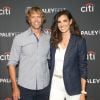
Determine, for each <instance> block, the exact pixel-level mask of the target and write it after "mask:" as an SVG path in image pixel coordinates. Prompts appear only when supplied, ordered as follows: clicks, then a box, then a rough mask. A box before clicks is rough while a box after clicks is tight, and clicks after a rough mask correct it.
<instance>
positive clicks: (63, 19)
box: [58, 15, 72, 33]
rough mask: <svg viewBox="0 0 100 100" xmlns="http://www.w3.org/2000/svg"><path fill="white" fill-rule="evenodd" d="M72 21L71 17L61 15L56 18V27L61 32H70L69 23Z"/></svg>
mask: <svg viewBox="0 0 100 100" xmlns="http://www.w3.org/2000/svg"><path fill="white" fill-rule="evenodd" d="M71 23H72V19H71V20H69V18H68V17H67V16H66V15H61V16H60V17H59V18H58V29H59V30H60V31H61V32H62V33H67V32H70V25H71Z"/></svg>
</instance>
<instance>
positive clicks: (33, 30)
mask: <svg viewBox="0 0 100 100" xmlns="http://www.w3.org/2000/svg"><path fill="white" fill-rule="evenodd" d="M31 30H32V32H33V33H34V34H35V36H36V37H37V38H39V37H40V35H41V34H42V32H41V28H39V29H33V28H31Z"/></svg>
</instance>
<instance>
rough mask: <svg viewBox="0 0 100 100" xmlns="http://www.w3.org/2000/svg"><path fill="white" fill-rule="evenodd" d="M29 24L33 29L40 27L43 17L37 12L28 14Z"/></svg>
mask: <svg viewBox="0 0 100 100" xmlns="http://www.w3.org/2000/svg"><path fill="white" fill-rule="evenodd" d="M28 21H29V24H30V26H31V27H32V28H33V29H40V28H41V26H42V23H43V17H42V16H41V14H40V13H39V12H33V13H32V14H31V15H30V16H29V19H28Z"/></svg>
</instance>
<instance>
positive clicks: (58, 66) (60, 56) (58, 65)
mask: <svg viewBox="0 0 100 100" xmlns="http://www.w3.org/2000/svg"><path fill="white" fill-rule="evenodd" d="M65 51H66V48H61V46H60V45H58V48H57V49H56V53H55V67H54V75H60V76H63V62H64V55H65Z"/></svg>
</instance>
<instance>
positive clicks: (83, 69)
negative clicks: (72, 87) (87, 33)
mask: <svg viewBox="0 0 100 100" xmlns="http://www.w3.org/2000/svg"><path fill="white" fill-rule="evenodd" d="M78 47H79V49H78V50H79V51H78V53H79V68H80V74H81V78H84V79H85V80H86V79H87V46H86V40H85V38H82V39H80V41H79V46H78Z"/></svg>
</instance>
